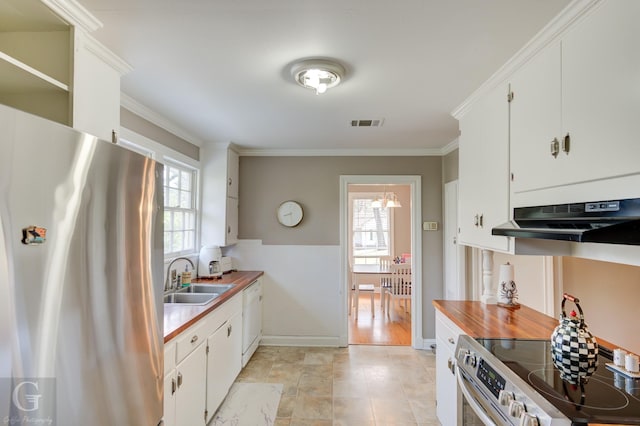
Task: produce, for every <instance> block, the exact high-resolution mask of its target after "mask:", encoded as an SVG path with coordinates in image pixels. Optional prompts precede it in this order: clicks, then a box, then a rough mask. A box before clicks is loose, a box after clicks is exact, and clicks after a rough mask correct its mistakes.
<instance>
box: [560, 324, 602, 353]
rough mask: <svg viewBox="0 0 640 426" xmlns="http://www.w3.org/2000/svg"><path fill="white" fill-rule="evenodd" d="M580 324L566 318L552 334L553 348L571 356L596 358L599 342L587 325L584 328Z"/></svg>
mask: <svg viewBox="0 0 640 426" xmlns="http://www.w3.org/2000/svg"><path fill="white" fill-rule="evenodd" d="M579 326H580V323H579V322H577V321H573V320H571V319H569V318H564V319H563V320H562V321H561V322H560V325H558V326H557V327H556V329H555V330H554V331H553V334H552V335H551V336H552V338H551V343H552V345H553V349H554V351H556V352H559V353H561V354H565V355H566V356H567V357H571V358H579V359H589V358H595V357H596V356H597V355H598V342H597V341H596V338H595V337H593V335H592V334H591V333H590V332H589V330H588V329H587V326H586V325H585V326H584V327H582V328H580V327H579Z"/></svg>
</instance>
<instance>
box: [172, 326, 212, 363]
mask: <svg viewBox="0 0 640 426" xmlns="http://www.w3.org/2000/svg"><path fill="white" fill-rule="evenodd" d="M206 340H207V334H206V321H198V322H197V323H196V324H195V325H193V326H191V327H189V328H188V329H187V330H185V331H184V332H183V333H180V335H179V336H178V338H177V339H176V362H177V363H178V364H179V363H180V362H181V361H182V360H183V359H184V358H185V357H186V356H187V355H189V354H190V353H191V352H192V351H193V350H194V349H195V348H197V347H198V346H200V345H201V344H202V342H205V341H206Z"/></svg>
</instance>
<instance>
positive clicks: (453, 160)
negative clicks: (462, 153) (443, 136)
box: [442, 149, 458, 183]
mask: <svg viewBox="0 0 640 426" xmlns="http://www.w3.org/2000/svg"><path fill="white" fill-rule="evenodd" d="M456 179H458V150H457V149H456V150H454V151H451V152H450V153H448V154H447V155H445V156H444V157H442V182H443V183H448V182H451V181H454V180H456Z"/></svg>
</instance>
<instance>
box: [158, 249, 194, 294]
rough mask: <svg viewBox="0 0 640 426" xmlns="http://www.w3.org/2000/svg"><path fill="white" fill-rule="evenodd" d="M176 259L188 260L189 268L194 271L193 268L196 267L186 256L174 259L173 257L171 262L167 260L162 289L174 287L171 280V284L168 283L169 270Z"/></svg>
mask: <svg viewBox="0 0 640 426" xmlns="http://www.w3.org/2000/svg"><path fill="white" fill-rule="evenodd" d="M177 260H186V261H187V262H189V264H191V270H192V271H195V269H196V268H195V266H193V262H192V261H191V259H189V258H188V257H176V258H175V259H173V260H172V261H171V262H169V266H167V273H166V276H167V277H166V278H165V280H164V291H169V290H175V289H174V287H173V281H171V284H169V272H170V271H171V266H172V265H173V264H174V263H175V262H176V261H177Z"/></svg>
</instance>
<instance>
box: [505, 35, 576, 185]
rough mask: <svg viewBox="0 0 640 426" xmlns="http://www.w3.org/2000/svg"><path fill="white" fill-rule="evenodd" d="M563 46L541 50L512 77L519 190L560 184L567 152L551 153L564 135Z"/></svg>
mask: <svg viewBox="0 0 640 426" xmlns="http://www.w3.org/2000/svg"><path fill="white" fill-rule="evenodd" d="M560 54H561V50H560V45H559V44H556V45H553V46H551V47H549V48H547V49H545V50H544V51H542V52H540V53H539V54H538V55H537V56H536V57H535V58H533V59H532V60H531V61H530V62H528V63H527V64H526V66H525V67H524V68H522V69H521V70H519V71H518V73H516V74H515V75H514V76H513V78H512V80H511V91H512V92H513V100H512V101H511V103H510V112H511V117H510V124H511V134H510V139H511V141H510V143H511V173H513V180H512V182H511V190H512V191H513V192H515V193H518V192H522V191H527V190H531V189H538V188H545V187H550V186H554V185H557V182H558V181H559V180H561V178H560V177H559V176H558V173H561V171H562V168H563V167H564V166H565V165H564V164H565V163H566V161H565V160H566V158H565V154H564V153H562V152H560V153H558V155H557V156H556V157H554V156H553V155H551V142H552V141H553V139H554V138H560V137H561V134H562V130H561V124H562V123H561V117H562V113H561V102H560V90H561V89H560V69H561V66H560Z"/></svg>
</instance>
